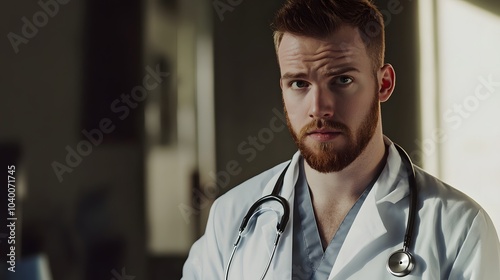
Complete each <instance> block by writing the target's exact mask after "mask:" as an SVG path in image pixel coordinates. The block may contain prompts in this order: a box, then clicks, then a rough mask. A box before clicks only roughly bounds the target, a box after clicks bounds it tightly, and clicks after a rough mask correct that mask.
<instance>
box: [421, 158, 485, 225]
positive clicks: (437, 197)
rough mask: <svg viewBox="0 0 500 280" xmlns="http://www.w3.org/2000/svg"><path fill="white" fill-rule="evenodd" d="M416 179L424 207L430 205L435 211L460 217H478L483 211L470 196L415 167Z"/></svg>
mask: <svg viewBox="0 0 500 280" xmlns="http://www.w3.org/2000/svg"><path fill="white" fill-rule="evenodd" d="M415 177H416V180H417V186H418V190H419V197H420V198H421V199H422V201H421V203H422V204H423V205H422V206H426V204H429V206H432V207H433V208H434V211H446V213H448V214H452V213H454V214H458V215H460V216H461V215H464V214H468V215H472V216H476V214H477V213H478V212H480V211H482V208H481V206H480V205H479V204H478V203H477V202H476V201H474V200H473V199H472V198H470V197H469V196H468V195H466V194H465V193H463V192H461V191H459V190H458V189H456V188H454V187H452V186H450V185H448V184H446V183H444V182H443V181H441V180H439V179H438V178H436V177H434V176H432V175H430V174H428V173H427V172H425V171H424V170H422V169H420V168H419V167H415ZM446 213H443V214H446Z"/></svg>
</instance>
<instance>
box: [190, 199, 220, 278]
mask: <svg viewBox="0 0 500 280" xmlns="http://www.w3.org/2000/svg"><path fill="white" fill-rule="evenodd" d="M217 206H218V200H216V201H215V202H214V204H213V205H212V207H211V209H210V214H209V216H208V222H207V227H206V229H205V234H204V235H203V236H202V237H201V238H200V239H198V241H196V242H195V243H194V244H193V246H192V247H191V250H190V251H189V256H188V259H187V260H186V262H185V263H184V267H183V270H182V278H181V279H184V280H198V279H223V278H224V277H223V273H224V272H223V271H224V265H223V261H222V256H221V252H220V251H219V246H218V241H217V234H216V226H215V225H216V224H217V221H216V218H217V215H216V214H215V213H216V212H217Z"/></svg>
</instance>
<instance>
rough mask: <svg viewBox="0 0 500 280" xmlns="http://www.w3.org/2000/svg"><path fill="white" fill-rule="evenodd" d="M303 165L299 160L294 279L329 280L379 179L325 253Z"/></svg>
mask: <svg viewBox="0 0 500 280" xmlns="http://www.w3.org/2000/svg"><path fill="white" fill-rule="evenodd" d="M303 161H304V160H303V159H301V160H299V178H298V180H297V184H296V186H295V199H294V209H295V210H294V213H293V219H294V223H293V257H292V279H294V280H296V279H297V280H298V279H310V280H313V279H314V280H316V279H318V280H320V279H321V280H325V279H328V276H329V275H330V271H331V270H332V267H333V264H334V263H335V260H336V259H337V256H338V254H339V251H340V248H341V247H342V244H343V243H344V240H345V238H346V236H347V233H348V232H349V229H350V228H351V225H352V223H353V222H354V219H355V218H356V215H357V214H358V212H359V209H360V208H361V205H363V202H364V201H365V199H366V196H367V195H368V193H369V192H370V190H371V188H372V187H373V185H374V184H375V182H376V181H377V178H378V176H376V177H375V179H374V180H372V182H370V184H369V185H368V186H367V188H366V189H365V191H364V192H363V194H362V195H361V196H360V197H359V199H358V200H357V201H356V203H355V204H354V205H353V206H352V208H351V209H350V210H349V212H348V213H347V215H346V217H345V218H344V220H343V221H342V223H341V224H340V227H339V229H338V230H337V232H336V233H335V235H334V237H333V239H332V240H331V241H330V244H328V247H327V248H326V250H325V251H323V246H322V245H321V238H320V236H319V231H318V227H317V224H316V218H315V216H314V209H313V206H312V201H311V196H310V193H309V185H308V184H307V180H306V176H305V172H304V163H303Z"/></svg>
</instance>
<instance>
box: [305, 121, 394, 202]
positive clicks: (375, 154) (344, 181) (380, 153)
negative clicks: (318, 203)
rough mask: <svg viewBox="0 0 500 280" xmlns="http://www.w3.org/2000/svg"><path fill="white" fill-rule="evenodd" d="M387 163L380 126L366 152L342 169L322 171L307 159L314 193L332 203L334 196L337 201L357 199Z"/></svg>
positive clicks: (308, 177)
mask: <svg viewBox="0 0 500 280" xmlns="http://www.w3.org/2000/svg"><path fill="white" fill-rule="evenodd" d="M383 165H385V144H384V139H383V135H382V131H381V129H378V130H377V132H376V133H375V134H374V135H373V137H372V139H371V140H370V142H369V143H368V145H367V146H366V148H365V149H364V150H363V152H362V153H361V154H360V155H359V156H358V157H357V158H356V159H355V160H354V161H353V162H352V163H351V164H350V165H348V166H347V167H346V168H344V169H343V170H342V171H339V172H331V173H320V172H318V171H316V170H314V169H312V168H311V167H310V166H309V165H308V164H307V163H306V162H305V163H304V170H305V173H306V178H307V182H308V184H309V187H310V190H311V192H312V195H313V196H314V197H316V198H317V199H321V198H324V199H325V203H326V202H327V201H330V203H331V199H332V198H334V199H335V200H336V201H338V200H343V201H356V200H357V199H358V198H359V196H360V195H361V194H362V193H363V191H364V190H365V189H366V187H367V186H368V184H369V183H370V182H371V180H373V179H374V177H375V176H377V174H378V173H379V171H380V170H381V168H382V167H383Z"/></svg>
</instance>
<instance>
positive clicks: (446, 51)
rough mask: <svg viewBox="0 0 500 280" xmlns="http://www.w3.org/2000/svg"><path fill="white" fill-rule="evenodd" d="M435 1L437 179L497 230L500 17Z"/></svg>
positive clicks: (446, 0)
mask: <svg viewBox="0 0 500 280" xmlns="http://www.w3.org/2000/svg"><path fill="white" fill-rule="evenodd" d="M436 2H437V4H438V5H437V19H438V21H437V22H436V24H437V35H438V36H437V38H438V42H437V51H438V55H437V58H438V60H437V62H438V74H437V77H438V81H439V83H438V85H439V88H438V95H437V96H438V98H439V102H437V104H438V112H439V113H438V116H437V117H438V120H439V121H438V129H439V131H440V135H441V136H440V141H439V146H438V149H437V150H438V152H439V153H438V157H439V161H438V163H439V177H440V178H441V179H443V180H444V181H445V182H447V183H449V184H451V185H452V186H454V187H456V188H458V189H460V190H461V191H463V192H465V193H466V194H468V195H469V196H471V197H472V198H473V199H475V200H476V201H477V202H479V204H481V205H482V206H483V207H484V208H485V209H486V211H487V212H488V213H489V215H490V216H491V218H492V219H493V222H494V223H495V226H496V228H497V231H499V230H500V204H498V201H497V200H498V197H500V172H499V171H498V168H499V167H500V110H499V109H500V52H499V50H500V14H494V13H490V12H489V11H486V10H484V9H481V8H480V7H478V6H475V5H473V4H470V3H468V2H465V1H460V0H439V1H436ZM471 2H472V1H471ZM497 12H498V11H497ZM425 112H426V111H423V113H424V114H425ZM424 133H425V131H424Z"/></svg>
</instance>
